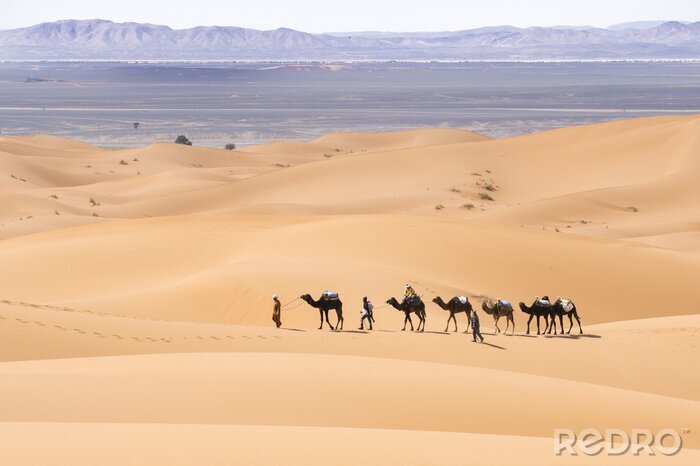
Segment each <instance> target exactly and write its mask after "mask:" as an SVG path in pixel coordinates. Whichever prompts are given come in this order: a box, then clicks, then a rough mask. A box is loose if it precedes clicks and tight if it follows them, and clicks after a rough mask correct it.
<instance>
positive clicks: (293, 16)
mask: <svg viewBox="0 0 700 466" xmlns="http://www.w3.org/2000/svg"><path fill="white" fill-rule="evenodd" d="M8 1H11V0H8ZM11 3H12V7H11V8H3V9H2V15H0V29H10V28H16V27H23V26H30V25H33V24H36V23H41V22H45V21H55V20H58V19H89V18H101V19H110V20H113V21H118V22H123V21H134V22H150V23H155V24H166V25H168V26H171V27H174V28H187V27H192V26H198V25H203V26H208V25H219V26H241V27H249V28H254V29H276V28H278V27H281V26H285V27H290V28H293V29H299V30H302V31H307V32H331V31H369V30H374V31H376V30H382V31H445V30H459V29H468V28H474V27H480V26H495V25H503V24H510V25H513V26H554V25H592V26H608V25H610V24H614V23H620V22H626V21H640V20H671V19H678V20H687V21H697V20H699V19H700V0H529V1H528V0H481V1H470V0H347V1H346V0H342V1H331V0H296V1H294V0H287V1H285V0H247V1H235V0H196V1H185V0H119V1H113V0H107V1H104V0H24V1H12V2H11Z"/></svg>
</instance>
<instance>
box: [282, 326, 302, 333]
mask: <svg viewBox="0 0 700 466" xmlns="http://www.w3.org/2000/svg"><path fill="white" fill-rule="evenodd" d="M280 330H286V331H288V332H306V330H302V329H300V328H287V327H280Z"/></svg>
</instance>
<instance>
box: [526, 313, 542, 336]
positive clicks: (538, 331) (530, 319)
mask: <svg viewBox="0 0 700 466" xmlns="http://www.w3.org/2000/svg"><path fill="white" fill-rule="evenodd" d="M534 317H535V314H530V318H529V319H527V333H526V334H525V335H529V334H530V322H532V319H533V318H534ZM537 334H538V335H539V334H540V318H539V317H538V318H537Z"/></svg>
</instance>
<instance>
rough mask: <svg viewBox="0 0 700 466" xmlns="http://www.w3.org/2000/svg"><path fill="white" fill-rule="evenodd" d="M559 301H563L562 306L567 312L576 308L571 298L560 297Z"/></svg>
mask: <svg viewBox="0 0 700 466" xmlns="http://www.w3.org/2000/svg"><path fill="white" fill-rule="evenodd" d="M559 302H560V303H561V307H562V308H563V309H564V311H565V312H571V311H573V310H574V303H572V302H571V300H569V299H560V300H559Z"/></svg>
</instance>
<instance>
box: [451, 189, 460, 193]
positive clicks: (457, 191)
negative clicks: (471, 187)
mask: <svg viewBox="0 0 700 466" xmlns="http://www.w3.org/2000/svg"><path fill="white" fill-rule="evenodd" d="M450 191H451V192H453V193H461V192H462V190H461V189H458V188H452V189H450Z"/></svg>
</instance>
